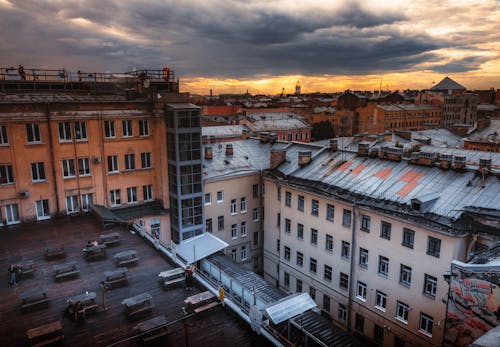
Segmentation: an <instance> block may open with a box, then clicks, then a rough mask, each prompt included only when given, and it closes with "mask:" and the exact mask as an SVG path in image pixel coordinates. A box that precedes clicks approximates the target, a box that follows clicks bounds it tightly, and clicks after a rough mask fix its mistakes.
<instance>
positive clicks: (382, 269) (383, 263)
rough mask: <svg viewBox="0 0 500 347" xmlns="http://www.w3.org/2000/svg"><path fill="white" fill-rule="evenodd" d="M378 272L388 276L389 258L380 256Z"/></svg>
mask: <svg viewBox="0 0 500 347" xmlns="http://www.w3.org/2000/svg"><path fill="white" fill-rule="evenodd" d="M378 273H379V274H381V275H383V276H385V277H387V275H388V274H389V258H386V257H383V256H381V255H379V256H378Z"/></svg>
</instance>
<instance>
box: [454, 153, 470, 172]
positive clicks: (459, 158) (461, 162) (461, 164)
mask: <svg viewBox="0 0 500 347" xmlns="http://www.w3.org/2000/svg"><path fill="white" fill-rule="evenodd" d="M466 160H467V157H466V156H465V155H455V156H453V161H452V162H451V167H452V168H454V169H456V170H462V169H465V162H466Z"/></svg>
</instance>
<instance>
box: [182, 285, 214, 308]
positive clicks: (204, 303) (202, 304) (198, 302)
mask: <svg viewBox="0 0 500 347" xmlns="http://www.w3.org/2000/svg"><path fill="white" fill-rule="evenodd" d="M184 303H185V304H186V305H187V308H188V310H189V311H193V312H195V313H200V312H203V311H205V310H208V309H209V308H212V307H214V306H216V305H218V302H217V297H216V296H215V295H213V294H212V293H211V292H210V291H208V290H207V291H206V292H202V293H199V294H195V295H192V296H189V297H187V298H186V300H184Z"/></svg>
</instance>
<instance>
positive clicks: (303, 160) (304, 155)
mask: <svg viewBox="0 0 500 347" xmlns="http://www.w3.org/2000/svg"><path fill="white" fill-rule="evenodd" d="M311 160H312V152H311V151H299V165H300V166H304V165H307V164H309V163H310V162H311Z"/></svg>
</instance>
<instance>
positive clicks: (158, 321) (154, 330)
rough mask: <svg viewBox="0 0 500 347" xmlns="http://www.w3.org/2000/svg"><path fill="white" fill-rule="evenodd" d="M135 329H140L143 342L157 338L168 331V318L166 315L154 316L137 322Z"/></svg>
mask: <svg viewBox="0 0 500 347" xmlns="http://www.w3.org/2000/svg"><path fill="white" fill-rule="evenodd" d="M134 330H137V331H139V333H140V334H141V340H142V342H151V341H154V340H157V339H159V338H161V337H163V336H165V335H167V333H168V329H167V318H166V317H165V316H164V315H161V316H157V317H153V318H151V319H148V320H145V321H142V322H140V323H139V324H137V325H136V326H135V327H134Z"/></svg>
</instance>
